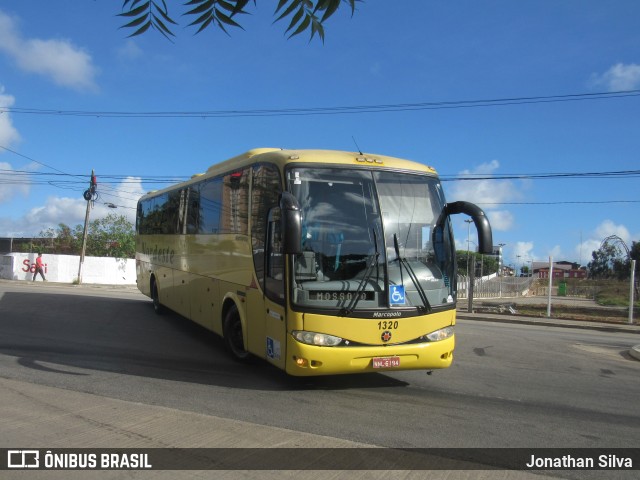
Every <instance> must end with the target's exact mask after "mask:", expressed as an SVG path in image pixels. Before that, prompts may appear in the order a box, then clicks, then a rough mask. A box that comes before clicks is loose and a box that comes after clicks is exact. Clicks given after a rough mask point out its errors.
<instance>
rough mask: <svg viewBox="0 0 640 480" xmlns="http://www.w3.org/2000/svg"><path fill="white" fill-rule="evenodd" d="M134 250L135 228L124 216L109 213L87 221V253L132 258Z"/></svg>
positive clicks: (96, 255) (95, 255) (98, 255)
mask: <svg viewBox="0 0 640 480" xmlns="http://www.w3.org/2000/svg"><path fill="white" fill-rule="evenodd" d="M135 252H136V245H135V229H134V227H133V225H132V224H131V223H130V222H129V220H127V218H126V217H125V216H123V215H115V214H113V213H110V214H109V215H107V216H106V217H104V218H101V219H98V220H94V221H92V222H90V223H89V228H88V234H87V255H91V256H94V257H117V258H133V257H134V256H135Z"/></svg>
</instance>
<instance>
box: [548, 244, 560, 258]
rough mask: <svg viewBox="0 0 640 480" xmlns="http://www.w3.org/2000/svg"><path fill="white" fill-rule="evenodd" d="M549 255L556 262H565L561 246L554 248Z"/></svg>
mask: <svg viewBox="0 0 640 480" xmlns="http://www.w3.org/2000/svg"><path fill="white" fill-rule="evenodd" d="M548 253H549V256H550V257H553V260H554V261H560V260H564V253H562V248H561V247H560V245H556V246H554V247H553V248H552V249H551V250H549V252H548Z"/></svg>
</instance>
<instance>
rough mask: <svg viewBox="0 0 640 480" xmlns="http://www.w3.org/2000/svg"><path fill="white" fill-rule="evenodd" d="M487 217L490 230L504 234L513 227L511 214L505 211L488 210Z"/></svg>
mask: <svg viewBox="0 0 640 480" xmlns="http://www.w3.org/2000/svg"><path fill="white" fill-rule="evenodd" d="M487 217H488V218H489V224H491V229H492V230H498V231H502V232H505V231H507V230H510V229H511V227H512V226H513V221H514V219H513V214H512V213H511V212H509V211H507V210H489V211H487Z"/></svg>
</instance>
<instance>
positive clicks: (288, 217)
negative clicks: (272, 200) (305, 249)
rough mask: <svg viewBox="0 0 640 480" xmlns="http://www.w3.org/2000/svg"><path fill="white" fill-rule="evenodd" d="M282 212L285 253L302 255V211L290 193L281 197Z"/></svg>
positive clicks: (283, 193)
mask: <svg viewBox="0 0 640 480" xmlns="http://www.w3.org/2000/svg"><path fill="white" fill-rule="evenodd" d="M279 206H280V212H281V215H282V216H281V217H280V218H281V222H282V224H281V228H282V239H283V241H284V253H285V254H286V255H294V254H298V253H302V210H301V209H300V205H299V204H298V200H297V199H296V197H294V196H293V195H292V194H291V193H289V192H282V194H281V195H280V201H279Z"/></svg>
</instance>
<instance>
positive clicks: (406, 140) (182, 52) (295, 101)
mask: <svg viewBox="0 0 640 480" xmlns="http://www.w3.org/2000/svg"><path fill="white" fill-rule="evenodd" d="M167 3H168V4H169V6H170V8H171V9H172V11H173V13H174V16H175V17H180V13H182V12H184V9H183V7H182V5H181V4H182V2H177V1H169V2H167ZM70 5H72V7H71V6H70ZM121 5H122V2H117V1H116V2H114V1H109V0H96V1H91V2H89V1H83V2H79V1H78V2H73V3H71V4H70V3H68V2H42V1H37V0H21V1H20V2H7V1H3V2H0V111H2V113H0V147H3V148H0V236H28V235H34V234H38V233H39V232H40V231H41V230H43V229H45V228H47V227H50V226H56V225H57V224H58V223H60V222H62V223H66V224H68V225H71V226H74V225H77V224H79V223H82V222H83V221H84V213H85V208H86V202H85V201H84V200H83V199H82V192H83V191H84V190H85V189H86V187H87V184H88V178H89V174H90V172H91V169H95V171H96V174H97V176H98V181H99V192H100V198H99V200H98V201H97V202H96V205H95V208H94V209H93V210H92V213H91V218H92V219H94V218H98V217H100V216H104V215H106V214H107V213H110V212H116V213H121V214H125V215H127V216H129V217H131V218H132V217H133V214H134V209H133V207H134V206H135V202H136V200H137V198H138V197H139V196H140V194H141V193H143V192H144V191H147V190H150V189H153V188H157V187H158V186H160V185H154V184H152V183H144V184H142V183H141V179H148V178H149V177H154V176H181V177H184V176H190V175H192V174H194V173H198V172H202V171H204V170H206V169H207V167H208V166H210V165H211V164H214V163H217V162H218V161H221V160H224V159H227V158H229V157H232V156H235V155H237V154H239V153H242V152H244V151H246V150H249V149H251V148H257V147H283V148H327V149H339V150H354V149H355V146H354V143H353V140H352V137H353V138H355V139H356V140H357V143H358V145H359V146H360V148H361V149H362V150H363V151H366V152H370V153H379V154H386V155H392V156H398V157H402V158H408V159H411V160H415V161H418V162H422V163H426V164H429V165H432V166H434V167H435V168H436V169H437V170H438V172H439V173H440V174H441V175H442V176H443V178H446V179H452V178H454V177H457V176H459V175H464V174H466V173H476V174H485V176H488V177H491V178H490V179H485V180H481V181H457V180H448V181H446V182H445V183H444V185H445V191H446V193H447V197H448V200H450V201H453V200H469V201H473V202H476V203H478V204H479V205H480V206H481V207H482V208H484V209H485V211H486V212H487V213H488V215H489V218H490V220H491V223H492V226H493V228H494V243H496V244H497V243H505V244H506V246H505V261H506V262H507V263H516V264H521V263H522V262H525V261H528V260H536V261H540V260H546V259H547V258H548V256H549V255H552V256H553V257H554V259H556V260H572V261H580V260H582V263H583V264H586V263H587V262H588V260H589V258H590V256H591V251H592V250H594V249H596V248H598V246H599V245H600V242H601V241H602V240H603V239H604V238H605V237H607V236H609V235H618V236H619V237H621V238H622V239H623V240H625V242H627V244H629V245H630V244H631V241H639V240H640V215H638V206H639V203H640V193H639V191H638V190H639V188H638V187H639V186H640V181H639V179H638V177H637V176H635V177H634V176H630V175H624V176H616V177H615V178H603V177H601V176H598V177H596V178H580V177H576V176H572V177H568V178H554V179H532V178H521V177H522V176H526V175H532V174H543V173H585V172H612V171H623V170H625V171H626V170H638V169H639V168H640V161H639V160H640V158H639V152H640V133H639V132H640V115H639V114H640V96H625V97H616V98H600V99H594V100H580V101H568V102H533V103H526V104H519V105H492V106H484V107H474V108H448V109H422V110H413V111H407V110H402V111H384V112H376V113H357V114H356V113H346V114H339V115H337V114H331V115H309V114H307V115H297V116H283V115H276V116H273V115H271V116H246V115H243V116H238V117H224V118H213V117H202V116H200V117H197V116H196V117H191V118H185V117H181V118H175V117H173V118H150V117H149V116H135V117H132V118H123V117H116V118H111V117H108V116H106V115H104V112H129V113H144V112H163V111H164V112H203V111H231V110H233V111H247V110H255V109H270V110H283V109H293V108H307V109H311V108H326V107H351V106H360V105H400V104H415V103H431V102H459V101H474V100H497V99H506V98H522V97H551V96H560V95H582V94H594V93H606V92H615V91H626V90H637V89H640V29H639V28H638V18H640V2H637V1H635V0H628V1H623V0H612V1H610V2H602V1H590V0H564V1H563V0H535V1H533V0H532V1H529V0H521V1H518V2H513V1H507V0H504V1H498V0H496V1H477V0H466V1H455V0H452V1H448V2H443V1H435V0H399V1H393V2H391V1H386V2H383V1H380V0H368V1H366V2H364V3H361V4H359V5H358V9H357V11H356V13H355V15H354V16H353V17H352V16H351V15H350V11H349V9H348V7H346V5H345V6H344V7H343V8H342V9H341V10H339V11H338V12H337V13H336V14H335V15H334V17H332V18H331V19H330V20H329V21H328V23H327V24H326V25H325V29H326V39H325V42H324V44H323V43H322V42H320V41H319V40H317V39H316V40H313V41H311V42H309V41H308V36H307V35H306V34H303V35H301V36H298V37H295V38H293V39H290V40H287V38H286V36H285V35H284V30H285V28H286V25H285V23H283V22H279V23H276V24H275V25H274V24H272V22H273V20H274V18H275V17H274V16H273V8H274V2H267V1H265V0H260V1H259V2H258V5H257V7H250V8H249V11H250V12H251V15H248V16H243V17H242V19H241V21H242V25H243V27H244V30H239V29H236V30H232V31H230V34H231V36H227V35H225V34H224V33H222V32H221V31H219V30H217V29H210V30H208V31H205V32H203V33H201V34H198V35H194V32H195V30H193V29H192V28H188V27H184V26H179V27H176V28H175V33H176V34H177V36H176V38H175V40H174V42H173V43H172V42H169V41H167V40H166V39H165V38H164V37H163V36H161V35H160V34H158V33H157V32H154V31H149V32H147V33H146V34H145V35H143V36H142V37H136V38H133V39H131V38H127V35H128V34H129V33H130V32H128V31H126V30H122V29H120V28H119V27H120V26H121V25H122V24H123V21H122V19H121V18H118V17H117V16H116V14H117V13H119V12H120V7H121ZM181 21H182V23H183V25H186V22H184V19H182V20H181ZM35 110H52V111H59V112H71V111H76V112H96V114H95V115H91V116H75V115H60V114H55V115H43V114H41V113H33V111H35ZM27 111H30V112H32V113H27ZM101 112H102V115H101V114H100V113H101ZM7 149H8V150H7ZM43 164H44V165H43ZM21 172H30V173H31V175H25V174H24V173H21ZM45 173H46V174H60V173H65V174H69V175H71V176H69V175H56V176H55V177H54V176H51V175H42V174H45ZM507 174H510V175H513V176H516V177H518V178H510V179H504V178H499V176H501V175H507ZM109 176H114V177H117V178H114V179H110V178H109ZM107 180H109V181H113V182H114V183H107ZM567 202H597V203H567ZM623 202H624V203H623ZM634 202H635V203H634ZM105 203H113V204H115V205H118V206H119V208H118V209H117V210H111V209H109V208H107V206H106V205H105ZM463 220H464V219H463V218H462V217H460V216H458V217H457V218H456V219H455V228H456V240H457V242H458V245H459V248H460V249H466V246H467V234H468V230H467V224H466V223H464V221H463ZM474 233H475V232H474V229H473V227H472V228H471V239H472V241H473V240H474ZM471 248H472V249H473V244H471ZM518 255H519V257H518Z"/></svg>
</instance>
